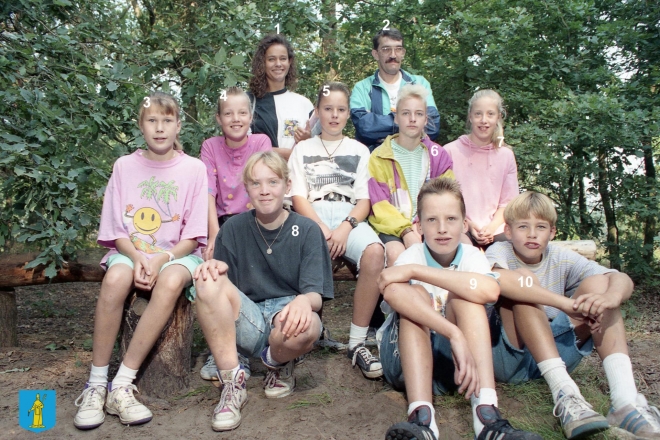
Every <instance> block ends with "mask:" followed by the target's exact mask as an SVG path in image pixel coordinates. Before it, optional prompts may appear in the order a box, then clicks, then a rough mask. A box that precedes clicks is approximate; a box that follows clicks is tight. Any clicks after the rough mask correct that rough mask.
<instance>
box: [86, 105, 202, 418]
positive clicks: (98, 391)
mask: <svg viewBox="0 0 660 440" xmlns="http://www.w3.org/2000/svg"><path fill="white" fill-rule="evenodd" d="M179 112H180V109H179V105H178V104H177V102H176V101H175V100H174V98H173V97H172V96H170V95H168V94H165V93H160V92H155V93H152V94H151V95H149V96H147V97H145V98H144V100H143V101H142V103H141V105H140V111H139V115H138V125H139V127H140V131H141V132H142V135H143V136H144V141H145V143H146V145H147V148H146V149H138V150H136V151H135V152H133V153H132V154H129V155H126V156H123V157H120V158H119V159H117V161H116V162H115V164H114V167H113V169H112V176H111V177H110V181H109V182H108V186H107V187H106V190H105V196H104V199H103V211H102V213H101V224H100V226H99V236H98V243H99V244H100V245H102V246H105V247H107V248H108V249H109V251H108V253H107V254H106V255H105V257H103V260H101V265H102V266H103V268H104V269H107V273H106V274H105V277H104V278H103V283H102V284H101V292H100V294H99V298H98V301H97V303H96V315H95V317H94V337H93V344H94V345H93V346H94V351H93V353H92V367H91V372H90V375H89V380H88V382H87V386H86V387H85V389H84V391H83V392H82V394H81V395H80V397H78V399H77V400H76V406H78V407H79V408H78V412H77V414H76V416H75V418H74V421H73V423H74V425H75V426H76V427H77V428H79V429H92V428H96V427H97V426H99V425H101V424H102V423H103V421H104V420H105V412H106V411H107V413H108V414H113V415H116V416H119V421H120V422H121V423H123V424H125V425H137V424H140V423H146V422H148V421H150V420H151V418H152V414H151V411H149V409H148V408H147V407H146V406H144V405H143V404H142V403H140V402H138V401H137V400H136V399H135V397H134V395H133V393H134V392H135V391H137V388H136V386H135V385H134V384H133V381H134V380H135V378H136V375H137V372H138V369H139V368H140V366H141V365H142V362H144V360H145V358H146V357H147V355H148V354H149V351H151V348H152V347H153V345H154V344H155V342H156V340H157V339H158V337H159V336H160V334H161V332H162V330H163V328H164V327H165V324H166V323H167V321H168V319H169V318H170V315H171V314H172V312H173V310H174V306H175V305H176V302H177V300H178V298H179V296H181V291H182V290H184V289H185V288H186V287H189V286H191V285H192V274H193V272H194V271H195V269H196V268H197V266H198V265H199V264H200V263H201V262H202V258H201V257H202V254H201V252H200V247H201V246H204V245H206V232H207V215H208V212H207V211H208V208H207V204H208V197H207V191H208V185H207V181H206V168H205V167H204V164H203V163H202V161H200V160H199V159H195V158H192V157H190V156H188V155H187V154H185V153H184V152H183V151H182V150H181V145H180V144H179V140H178V135H179V131H180V130H181V120H180V119H179ZM133 289H141V290H147V291H151V300H150V301H149V305H147V308H146V309H145V311H144V313H143V314H142V316H141V317H140V321H139V322H138V325H137V327H136V328H135V332H134V333H133V338H132V339H131V342H130V344H129V346H128V350H126V354H125V356H124V358H123V359H122V363H121V365H120V366H119V371H117V374H116V376H115V378H114V380H113V381H112V382H111V383H110V384H108V364H109V363H110V357H111V356H112V349H113V347H114V345H115V340H116V339H117V333H118V332H119V327H120V325H121V319H122V310H123V305H124V301H125V300H126V297H127V296H128V294H129V293H130V292H131V291H132V290H133ZM186 294H187V295H190V294H191V292H189V291H188V290H186ZM189 298H190V296H189Z"/></svg>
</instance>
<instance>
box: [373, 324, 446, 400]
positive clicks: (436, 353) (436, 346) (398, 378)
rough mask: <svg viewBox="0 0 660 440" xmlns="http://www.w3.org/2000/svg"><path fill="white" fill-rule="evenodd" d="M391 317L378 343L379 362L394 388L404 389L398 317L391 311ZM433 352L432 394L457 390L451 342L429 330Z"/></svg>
mask: <svg viewBox="0 0 660 440" xmlns="http://www.w3.org/2000/svg"><path fill="white" fill-rule="evenodd" d="M392 318H393V319H392V320H391V321H390V323H389V324H387V326H386V327H385V331H384V333H383V339H382V340H381V343H380V347H379V348H380V364H381V365H382V366H383V375H384V376H385V380H387V382H389V383H390V384H391V385H392V386H393V387H394V389H396V390H399V391H404V390H405V383H404V377H403V369H402V368H401V356H400V354H399V317H398V316H397V314H396V312H393V317H392ZM431 351H432V353H433V394H448V393H451V392H454V391H456V390H458V385H456V384H455V383H454V368H455V367H454V360H453V358H452V354H451V344H450V342H449V340H448V339H447V338H445V337H444V336H442V335H439V334H437V333H435V332H433V331H432V332H431Z"/></svg>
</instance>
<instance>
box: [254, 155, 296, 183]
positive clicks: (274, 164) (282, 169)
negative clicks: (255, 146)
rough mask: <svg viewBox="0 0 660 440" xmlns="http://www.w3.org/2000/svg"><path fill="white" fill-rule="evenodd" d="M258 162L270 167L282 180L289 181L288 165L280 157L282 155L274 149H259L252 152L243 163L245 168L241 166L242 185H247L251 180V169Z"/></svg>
mask: <svg viewBox="0 0 660 440" xmlns="http://www.w3.org/2000/svg"><path fill="white" fill-rule="evenodd" d="M258 162H263V163H264V165H266V166H267V167H268V168H270V170H271V171H272V172H274V173H275V174H277V177H279V178H280V179H282V180H284V182H288V181H289V167H288V166H287V163H286V161H285V160H284V159H282V156H280V155H279V154H277V153H276V152H274V151H261V152H259V153H254V154H253V155H252V156H250V158H249V159H248V161H247V162H246V163H245V168H243V185H248V184H249V183H250V182H251V181H252V170H253V168H254V166H255V165H256V164H257V163H258Z"/></svg>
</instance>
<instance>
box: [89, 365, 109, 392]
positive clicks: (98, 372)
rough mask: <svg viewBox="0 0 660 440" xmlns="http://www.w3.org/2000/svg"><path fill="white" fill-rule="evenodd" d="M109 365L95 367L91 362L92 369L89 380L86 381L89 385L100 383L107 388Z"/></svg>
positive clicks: (93, 385)
mask: <svg viewBox="0 0 660 440" xmlns="http://www.w3.org/2000/svg"><path fill="white" fill-rule="evenodd" d="M109 367H110V366H109V365H106V366H105V367H95V366H94V364H92V371H91V372H90V373H89V380H88V381H87V383H88V384H89V386H90V387H95V386H99V385H100V386H102V387H106V388H107V386H108V368H109Z"/></svg>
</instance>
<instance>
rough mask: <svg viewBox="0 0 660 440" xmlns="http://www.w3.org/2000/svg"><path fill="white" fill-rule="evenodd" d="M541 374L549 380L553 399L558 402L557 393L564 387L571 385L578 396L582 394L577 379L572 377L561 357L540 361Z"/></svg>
mask: <svg viewBox="0 0 660 440" xmlns="http://www.w3.org/2000/svg"><path fill="white" fill-rule="evenodd" d="M538 366H539V370H540V371H541V375H542V376H543V378H544V379H545V381H546V382H548V386H549V387H550V392H552V400H553V402H555V403H557V395H558V394H559V391H560V390H561V389H562V388H564V387H569V388H570V389H571V390H572V391H573V392H574V393H575V395H576V396H580V397H581V396H582V394H581V393H580V388H578V386H577V384H576V383H575V381H574V380H573V379H572V378H571V376H570V375H569V374H568V371H567V370H566V364H565V363H564V361H563V360H561V358H552V359H548V360H545V361H543V362H539V364H538Z"/></svg>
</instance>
